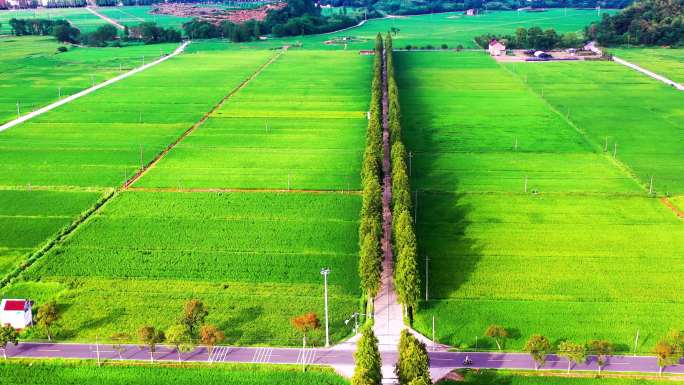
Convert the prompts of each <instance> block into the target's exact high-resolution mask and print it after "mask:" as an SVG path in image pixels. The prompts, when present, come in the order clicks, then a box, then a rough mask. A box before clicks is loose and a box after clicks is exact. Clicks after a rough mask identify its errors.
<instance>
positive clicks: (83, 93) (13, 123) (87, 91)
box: [0, 41, 190, 132]
mask: <svg viewBox="0 0 684 385" xmlns="http://www.w3.org/2000/svg"><path fill="white" fill-rule="evenodd" d="M188 44H190V41H186V42H185V43H183V44H181V45H180V46H178V48H176V50H175V51H173V52H172V53H170V54H168V55H166V56H163V57H160V58H159V59H157V60H155V61H153V62H151V63H148V64H145V65H143V66H141V67H138V68H135V69H132V70H130V71H128V72H126V73H124V74H121V75H119V76H116V77H113V78H111V79H109V80H105V81H104V82H102V83H99V84H96V85H94V86H92V87H90V88H86V89H85V90H83V91H81V92H78V93H75V94H73V95H71V96H67V97H65V98H64V99H61V100H58V101H56V102H54V103H52V104H49V105H47V106H45V107H43V108H39V109H37V110H35V111H33V112H29V113H28V114H26V115H23V116H20V117H18V118H17V119H14V120H10V121H9V122H7V123H5V124H3V125H1V126H0V132H2V131H4V130H7V129H9V128H12V127H14V126H16V125H19V124H21V123H24V122H26V121H27V120H30V119H33V118H35V117H36V116H40V115H42V114H44V113H46V112H48V111H51V110H54V109H55V108H57V107H60V106H63V105H65V104H67V103H70V102H73V101H74V100H76V99H79V98H81V97H83V96H86V95H88V94H91V93H93V92H95V91H97V90H99V89H100V88H104V87H107V86H108V85H111V84H114V83H116V82H118V81H120V80H124V79H126V78H127V77H130V76H133V75H135V74H137V73H139V72H142V71H145V70H146V69H148V68H151V67H154V66H156V65H157V64H160V63H163V62H165V61H166V60H169V59H171V58H172V57H174V56H177V55H179V54H181V53H182V52H183V51H184V50H185V47H187V46H188Z"/></svg>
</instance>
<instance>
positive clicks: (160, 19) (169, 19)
mask: <svg viewBox="0 0 684 385" xmlns="http://www.w3.org/2000/svg"><path fill="white" fill-rule="evenodd" d="M151 10H152V7H148V6H142V7H137V6H130V7H102V8H99V9H98V10H97V11H98V12H99V13H101V14H103V15H105V16H107V17H109V18H111V19H113V20H115V21H117V22H118V23H119V24H123V25H126V26H128V27H134V26H136V25H138V24H140V23H143V22H152V23H156V24H157V25H158V26H160V27H164V28H169V27H171V28H175V29H177V30H179V31H182V30H183V23H185V22H187V21H190V20H192V18H190V17H178V16H173V15H158V14H153V13H150V11H151Z"/></svg>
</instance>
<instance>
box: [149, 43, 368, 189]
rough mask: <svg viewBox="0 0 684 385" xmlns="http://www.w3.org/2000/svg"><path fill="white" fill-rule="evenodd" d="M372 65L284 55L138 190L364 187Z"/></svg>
mask: <svg viewBox="0 0 684 385" xmlns="http://www.w3.org/2000/svg"><path fill="white" fill-rule="evenodd" d="M371 60H372V59H370V58H368V57H363V56H359V55H358V54H356V53H346V52H334V53H333V52H309V51H307V52H304V51H294V52H287V53H285V54H283V55H282V56H281V57H280V58H278V59H277V60H276V61H275V62H274V63H272V64H271V65H269V66H268V67H267V68H265V69H264V71H263V72H261V73H260V74H259V75H258V76H257V77H256V78H254V79H253V80H252V81H251V82H250V83H249V84H248V85H247V86H246V87H245V88H243V89H242V90H240V91H239V92H238V93H236V94H235V95H233V96H231V98H230V99H229V100H228V101H227V102H226V103H225V104H224V105H223V106H222V107H221V108H220V109H219V110H217V111H216V112H215V113H214V114H213V115H212V116H211V117H210V118H209V119H208V120H207V121H206V123H205V124H203V125H202V126H201V127H200V128H199V129H197V130H196V131H195V132H193V133H192V134H191V135H190V136H188V137H187V138H186V139H184V140H183V142H182V143H180V144H179V145H178V146H176V147H175V148H174V149H173V151H171V152H170V153H169V154H168V155H167V156H166V157H165V158H164V159H163V160H162V161H161V162H160V163H159V164H158V165H157V166H156V167H155V168H154V169H153V170H151V172H150V173H148V174H147V175H146V176H145V177H144V178H143V179H141V180H140V182H139V183H138V184H137V185H136V186H142V187H177V186H181V187H182V188H271V189H334V190H348V189H358V188H359V184H360V180H359V173H360V170H359V167H360V164H361V157H362V153H363V141H364V135H365V130H366V125H367V121H366V110H367V109H368V103H369V101H368V99H369V89H370V87H369V83H370V79H369V77H370V64H371ZM330 68H336V70H335V74H334V76H330V73H329V70H330Z"/></svg>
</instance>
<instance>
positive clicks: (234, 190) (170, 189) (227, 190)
mask: <svg viewBox="0 0 684 385" xmlns="http://www.w3.org/2000/svg"><path fill="white" fill-rule="evenodd" d="M128 190H129V191H142V192H180V193H183V192H193V193H224V192H225V193H240V192H244V193H254V192H271V193H298V194H330V193H332V194H352V195H360V194H361V191H360V190H302V189H289V190H288V189H249V188H180V189H179V188H173V187H129V188H128Z"/></svg>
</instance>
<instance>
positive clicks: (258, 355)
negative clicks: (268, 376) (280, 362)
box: [252, 348, 273, 363]
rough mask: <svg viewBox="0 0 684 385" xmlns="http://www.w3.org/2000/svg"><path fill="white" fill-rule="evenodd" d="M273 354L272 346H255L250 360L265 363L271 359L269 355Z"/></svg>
mask: <svg viewBox="0 0 684 385" xmlns="http://www.w3.org/2000/svg"><path fill="white" fill-rule="evenodd" d="M272 354H273V349H272V348H257V349H256V350H255V351H254V357H252V362H254V363H266V362H269V361H270V360H271V355H272Z"/></svg>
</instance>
